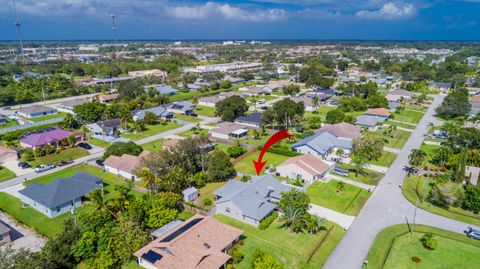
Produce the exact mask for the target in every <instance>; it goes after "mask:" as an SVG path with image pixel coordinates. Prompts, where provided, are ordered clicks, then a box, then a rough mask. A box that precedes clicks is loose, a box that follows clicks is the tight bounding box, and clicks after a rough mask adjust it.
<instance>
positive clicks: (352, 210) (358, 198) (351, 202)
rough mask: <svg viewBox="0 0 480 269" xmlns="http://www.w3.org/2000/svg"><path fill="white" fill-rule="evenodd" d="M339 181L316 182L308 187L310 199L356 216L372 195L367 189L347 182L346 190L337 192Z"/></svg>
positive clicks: (317, 203)
mask: <svg viewBox="0 0 480 269" xmlns="http://www.w3.org/2000/svg"><path fill="white" fill-rule="evenodd" d="M338 183H339V181H336V180H330V181H329V182H328V183H321V182H315V183H313V184H312V185H310V186H309V187H308V189H307V195H308V197H310V201H311V202H312V203H314V204H316V205H319V206H323V207H326V208H329V209H332V210H335V211H337V212H340V213H343V214H347V215H352V216H356V215H358V213H359V212H360V210H361V209H362V207H363V205H364V204H365V202H367V200H368V198H369V197H370V192H368V191H367V190H365V189H362V188H359V187H356V186H353V185H350V184H346V183H345V185H344V186H345V190H343V191H340V192H337V184H338Z"/></svg>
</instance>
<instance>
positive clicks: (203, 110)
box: [195, 105, 215, 117]
mask: <svg viewBox="0 0 480 269" xmlns="http://www.w3.org/2000/svg"><path fill="white" fill-rule="evenodd" d="M195 113H197V114H198V115H202V116H205V117H215V107H210V106H199V105H197V106H196V109H195Z"/></svg>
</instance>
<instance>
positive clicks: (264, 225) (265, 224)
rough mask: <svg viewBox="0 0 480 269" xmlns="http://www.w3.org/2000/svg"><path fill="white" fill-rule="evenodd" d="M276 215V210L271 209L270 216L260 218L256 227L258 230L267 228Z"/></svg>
mask: <svg viewBox="0 0 480 269" xmlns="http://www.w3.org/2000/svg"><path fill="white" fill-rule="evenodd" d="M277 217H278V212H277V211H273V213H272V214H270V216H268V217H266V218H265V219H264V220H262V221H261V222H260V224H259V225H258V229H260V230H265V229H267V228H268V226H270V224H272V222H273V221H274V220H275V219H277Z"/></svg>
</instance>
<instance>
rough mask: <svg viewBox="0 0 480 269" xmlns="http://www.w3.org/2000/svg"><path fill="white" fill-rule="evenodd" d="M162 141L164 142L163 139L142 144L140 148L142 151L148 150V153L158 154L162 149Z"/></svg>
mask: <svg viewBox="0 0 480 269" xmlns="http://www.w3.org/2000/svg"><path fill="white" fill-rule="evenodd" d="M164 141H165V139H158V140H154V141H152V142H148V143H145V144H142V148H143V149H144V150H148V151H150V152H160V151H162V149H163V142H164Z"/></svg>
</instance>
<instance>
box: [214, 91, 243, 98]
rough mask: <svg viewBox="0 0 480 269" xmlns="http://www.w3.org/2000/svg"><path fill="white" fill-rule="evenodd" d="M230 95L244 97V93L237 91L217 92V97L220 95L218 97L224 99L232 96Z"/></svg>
mask: <svg viewBox="0 0 480 269" xmlns="http://www.w3.org/2000/svg"><path fill="white" fill-rule="evenodd" d="M232 96H240V97H244V95H243V94H242V93H239V92H221V93H219V94H218V97H220V99H225V98H228V97H232Z"/></svg>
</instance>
